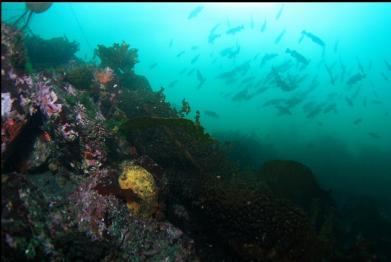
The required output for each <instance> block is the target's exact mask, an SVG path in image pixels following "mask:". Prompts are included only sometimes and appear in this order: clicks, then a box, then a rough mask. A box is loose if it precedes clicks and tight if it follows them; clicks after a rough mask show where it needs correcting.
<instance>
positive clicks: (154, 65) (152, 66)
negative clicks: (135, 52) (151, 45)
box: [149, 63, 158, 69]
mask: <svg viewBox="0 0 391 262" xmlns="http://www.w3.org/2000/svg"><path fill="white" fill-rule="evenodd" d="M157 65H158V64H157V63H153V64H151V65H150V66H149V69H154V68H155V67H156V66H157Z"/></svg>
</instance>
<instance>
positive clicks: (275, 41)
mask: <svg viewBox="0 0 391 262" xmlns="http://www.w3.org/2000/svg"><path fill="white" fill-rule="evenodd" d="M285 33H286V30H285V29H284V30H282V31H281V33H280V34H279V35H278V36H277V38H276V40H274V44H278V43H279V42H280V41H281V39H282V37H283V36H284V35H285Z"/></svg>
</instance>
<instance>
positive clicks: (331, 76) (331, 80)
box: [324, 63, 335, 85]
mask: <svg viewBox="0 0 391 262" xmlns="http://www.w3.org/2000/svg"><path fill="white" fill-rule="evenodd" d="M324 66H325V67H326V71H327V73H328V74H329V77H330V83H331V84H332V85H335V79H334V76H333V72H331V68H330V67H328V66H327V64H326V63H325V64H324Z"/></svg>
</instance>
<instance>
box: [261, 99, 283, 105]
mask: <svg viewBox="0 0 391 262" xmlns="http://www.w3.org/2000/svg"><path fill="white" fill-rule="evenodd" d="M283 102H285V99H282V98H273V99H270V100H268V101H266V102H264V103H263V105H262V106H263V107H266V106H273V105H278V104H280V103H283Z"/></svg>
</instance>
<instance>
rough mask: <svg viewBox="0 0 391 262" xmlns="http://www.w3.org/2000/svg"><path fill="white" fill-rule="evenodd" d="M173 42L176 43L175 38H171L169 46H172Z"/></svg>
mask: <svg viewBox="0 0 391 262" xmlns="http://www.w3.org/2000/svg"><path fill="white" fill-rule="evenodd" d="M173 43H174V39H171V40H170V42H169V43H168V47H169V48H171V47H172V44H173Z"/></svg>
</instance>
